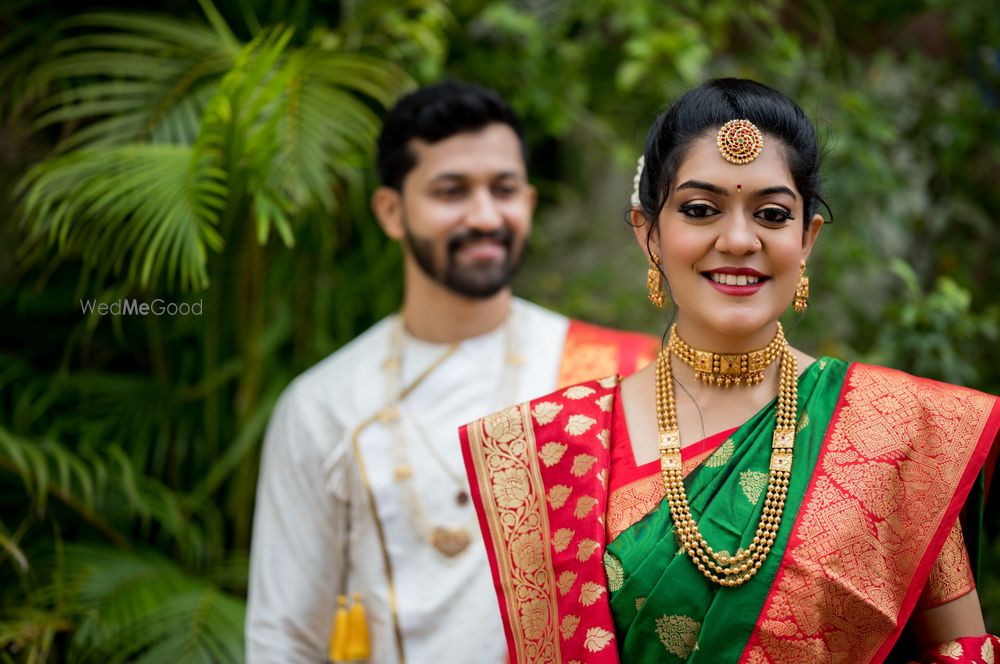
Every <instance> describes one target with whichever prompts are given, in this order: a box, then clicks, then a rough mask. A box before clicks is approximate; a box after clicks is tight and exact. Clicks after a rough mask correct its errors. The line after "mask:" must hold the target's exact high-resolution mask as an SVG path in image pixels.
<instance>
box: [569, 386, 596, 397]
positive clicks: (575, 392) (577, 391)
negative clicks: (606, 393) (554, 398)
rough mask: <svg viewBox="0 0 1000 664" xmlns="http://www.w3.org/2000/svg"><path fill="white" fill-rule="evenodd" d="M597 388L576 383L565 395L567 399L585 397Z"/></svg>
mask: <svg viewBox="0 0 1000 664" xmlns="http://www.w3.org/2000/svg"><path fill="white" fill-rule="evenodd" d="M595 391H596V390H594V388H592V387H587V386H586V385H574V386H573V387H571V388H569V389H568V390H566V391H565V392H563V396H564V397H566V398H567V399H585V398H586V397H589V396H590V395H591V394H593V393H594V392H595Z"/></svg>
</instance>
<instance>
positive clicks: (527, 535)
mask: <svg viewBox="0 0 1000 664" xmlns="http://www.w3.org/2000/svg"><path fill="white" fill-rule="evenodd" d="M542 546H543V545H542V535H541V533H540V532H539V531H537V530H529V531H526V532H524V533H522V534H520V535H518V536H517V538H516V539H515V540H514V541H513V542H511V545H510V554H511V558H513V559H514V564H515V565H517V566H518V567H519V568H520V569H521V570H522V571H524V572H525V573H529V574H530V573H531V572H534V571H535V570H537V569H538V568H539V567H541V566H542V562H543V560H544V557H545V552H544V551H543V549H542Z"/></svg>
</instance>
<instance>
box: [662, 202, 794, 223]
mask: <svg viewBox="0 0 1000 664" xmlns="http://www.w3.org/2000/svg"><path fill="white" fill-rule="evenodd" d="M678 211H679V212H680V213H681V214H683V215H684V216H686V217H689V218H691V219H707V218H709V217H714V216H716V215H717V214H719V211H718V210H717V209H715V208H714V207H712V206H711V205H708V204H706V203H686V204H684V205H682V206H681V207H680V209H679V210H678ZM767 212H777V213H778V214H779V215H780V218H779V219H767V218H765V217H764V216H760V215H763V214H764V213H767ZM753 216H754V217H756V218H757V219H760V220H761V221H763V222H765V223H769V224H783V223H786V222H789V221H792V220H794V219H795V215H793V214H792V213H791V212H789V211H788V210H785V209H784V208H780V207H774V206H771V207H765V208H761V209H760V210H757V211H756V212H754V215H753Z"/></svg>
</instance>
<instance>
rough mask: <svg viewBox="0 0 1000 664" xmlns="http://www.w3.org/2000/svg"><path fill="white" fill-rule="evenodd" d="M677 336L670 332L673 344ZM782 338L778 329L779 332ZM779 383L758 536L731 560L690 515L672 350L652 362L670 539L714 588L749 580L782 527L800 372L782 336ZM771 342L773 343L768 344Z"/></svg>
mask: <svg viewBox="0 0 1000 664" xmlns="http://www.w3.org/2000/svg"><path fill="white" fill-rule="evenodd" d="M675 335H676V332H675V331H673V330H672V331H671V340H672V339H673V338H674V336H675ZM778 335H779V336H781V335H782V332H781V327H780V326H779V327H778ZM781 339H782V345H781V348H780V351H779V353H780V355H781V380H780V383H779V386H778V407H777V410H776V411H775V419H776V423H775V428H774V435H773V437H772V439H771V464H770V474H769V476H768V480H767V497H766V498H765V500H764V507H763V512H761V515H760V521H759V522H758V524H757V532H756V534H755V535H754V538H753V541H752V542H751V543H750V545H749V546H748V547H747V548H746V549H740V550H738V551H737V552H736V555H734V556H731V555H729V554H728V553H725V552H717V551H714V550H713V549H712V547H710V546H709V545H708V542H706V541H705V538H704V537H703V536H702V534H701V532H700V531H699V530H698V524H697V523H696V522H695V520H694V517H692V516H691V509H690V506H689V505H688V499H687V493H686V491H685V490H684V476H683V473H682V467H681V434H680V429H679V428H678V426H677V405H676V402H675V401H674V379H673V373H672V370H671V368H670V354H671V347H670V346H669V345H668V346H667V347H666V348H664V349H663V350H661V351H660V354H659V356H658V357H657V358H656V420H657V429H658V431H659V443H660V474H661V475H662V476H663V488H664V491H665V493H666V498H667V504H668V505H669V506H670V518H671V519H672V520H673V522H674V535H675V537H677V539H678V540H679V542H680V545H681V546H682V547H683V549H684V551H685V552H686V553H687V554H688V555H689V556H690V557H691V560H692V561H693V562H694V564H695V565H696V566H697V567H698V570H699V571H700V572H701V573H702V574H704V575H705V577H707V578H708V579H710V580H711V581H712V582H713V583H717V584H719V585H721V586H729V587H732V586H739V585H743V584H744V583H746V582H747V581H749V580H750V579H751V578H753V576H754V575H755V574H756V573H757V571H758V570H759V569H760V568H761V566H762V565H763V564H764V560H765V559H766V558H767V554H768V553H770V552H771V547H772V546H773V545H774V540H775V538H776V537H777V536H778V529H779V528H780V527H781V514H782V512H783V511H784V509H785V499H786V498H787V496H788V480H789V477H790V476H791V471H792V450H793V447H794V444H795V418H796V415H797V411H798V399H799V394H798V368H797V366H796V362H795V356H794V355H792V350H791V348H790V347H789V346H788V343H787V342H785V341H784V337H783V336H782V337H781ZM772 343H773V342H772Z"/></svg>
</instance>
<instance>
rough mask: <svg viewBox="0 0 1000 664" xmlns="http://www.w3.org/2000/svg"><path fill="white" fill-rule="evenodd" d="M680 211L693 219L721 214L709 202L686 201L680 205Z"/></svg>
mask: <svg viewBox="0 0 1000 664" xmlns="http://www.w3.org/2000/svg"><path fill="white" fill-rule="evenodd" d="M679 212H680V213H681V214H683V215H684V216H686V217H691V218H692V219H705V218H706V217H714V216H715V215H717V214H719V211H718V210H716V209H715V208H714V207H712V206H711V205H708V204H707V203H685V204H684V205H682V206H681V207H680V210H679Z"/></svg>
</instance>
